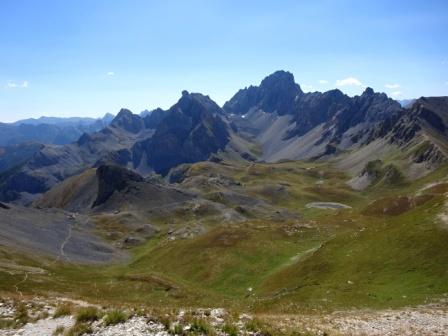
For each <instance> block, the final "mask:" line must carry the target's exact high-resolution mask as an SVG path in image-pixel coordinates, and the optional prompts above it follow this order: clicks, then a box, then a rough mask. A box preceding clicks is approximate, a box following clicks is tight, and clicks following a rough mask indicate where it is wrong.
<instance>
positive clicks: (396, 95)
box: [391, 91, 403, 98]
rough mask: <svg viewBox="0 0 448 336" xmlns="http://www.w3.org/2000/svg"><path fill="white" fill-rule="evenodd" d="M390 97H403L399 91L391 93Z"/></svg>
mask: <svg viewBox="0 0 448 336" xmlns="http://www.w3.org/2000/svg"><path fill="white" fill-rule="evenodd" d="M391 95H392V97H395V98H398V97H401V96H402V95H403V93H402V92H401V91H394V92H392V93H391Z"/></svg>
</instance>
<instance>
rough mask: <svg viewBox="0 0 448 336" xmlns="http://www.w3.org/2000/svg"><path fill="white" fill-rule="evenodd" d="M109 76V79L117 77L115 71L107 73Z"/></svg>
mask: <svg viewBox="0 0 448 336" xmlns="http://www.w3.org/2000/svg"><path fill="white" fill-rule="evenodd" d="M107 75H108V76H109V77H112V76H114V75H115V72H113V71H109V72H108V73H107Z"/></svg>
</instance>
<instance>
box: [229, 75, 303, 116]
mask: <svg viewBox="0 0 448 336" xmlns="http://www.w3.org/2000/svg"><path fill="white" fill-rule="evenodd" d="M302 95H303V91H302V90H301V89H300V86H299V85H298V84H297V83H296V82H295V81H294V76H293V74H292V73H290V72H288V71H283V70H279V71H276V72H274V73H273V74H271V75H269V76H267V77H266V78H265V79H263V80H262V81H261V84H260V86H250V87H249V88H245V89H243V90H240V91H238V92H237V93H236V95H235V96H233V97H232V99H230V100H229V101H228V102H227V103H225V104H224V110H225V111H226V112H229V113H235V114H245V113H247V112H248V111H249V110H250V109H251V108H253V107H255V108H257V109H260V110H263V111H264V112H269V113H278V114H279V115H284V114H291V113H292V112H293V106H294V101H295V100H296V98H297V97H300V96H302Z"/></svg>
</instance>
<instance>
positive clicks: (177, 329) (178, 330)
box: [168, 323, 185, 335]
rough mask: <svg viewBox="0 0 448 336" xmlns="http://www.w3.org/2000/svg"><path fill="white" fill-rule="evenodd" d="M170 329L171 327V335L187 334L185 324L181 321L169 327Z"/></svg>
mask: <svg viewBox="0 0 448 336" xmlns="http://www.w3.org/2000/svg"><path fill="white" fill-rule="evenodd" d="M168 329H169V330H168V332H169V333H170V334H171V335H184V334H185V333H184V328H183V326H182V325H181V324H179V323H177V324H175V325H173V327H172V328H168Z"/></svg>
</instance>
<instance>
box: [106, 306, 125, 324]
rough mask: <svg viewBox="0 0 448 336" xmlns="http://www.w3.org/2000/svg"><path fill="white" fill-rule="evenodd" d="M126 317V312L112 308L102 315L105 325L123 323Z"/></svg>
mask: <svg viewBox="0 0 448 336" xmlns="http://www.w3.org/2000/svg"><path fill="white" fill-rule="evenodd" d="M127 319H128V314H126V313H125V312H123V311H121V310H118V309H114V310H111V311H110V312H108V313H107V314H106V316H104V324H105V325H106V326H109V325H115V324H119V323H124V322H126V321H127Z"/></svg>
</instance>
